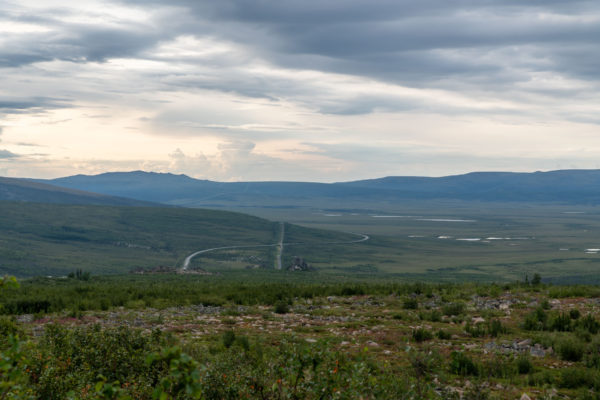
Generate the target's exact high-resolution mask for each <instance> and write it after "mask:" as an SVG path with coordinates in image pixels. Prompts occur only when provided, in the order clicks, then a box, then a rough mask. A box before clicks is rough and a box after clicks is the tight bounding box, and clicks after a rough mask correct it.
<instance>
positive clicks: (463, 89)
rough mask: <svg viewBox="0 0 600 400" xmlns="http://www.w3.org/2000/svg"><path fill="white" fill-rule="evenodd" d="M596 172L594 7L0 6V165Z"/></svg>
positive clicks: (234, 171)
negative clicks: (575, 169)
mask: <svg viewBox="0 0 600 400" xmlns="http://www.w3.org/2000/svg"><path fill="white" fill-rule="evenodd" d="M565 168H600V2H598V0H590V1H578V0H569V1H564V0H561V1H558V0H530V1H526V2H524V1H516V0H453V1H449V0H420V1H414V0H410V1H409V0H381V1H378V0H364V1H362V0H361V1H359V0H343V1H342V0H294V1H291V0H254V1H253V0H218V1H212V0H211V1H202V0H171V1H169V2H165V1H152V0H122V1H113V0H108V1H95V0H79V1H77V2H65V1H50V0H18V1H16V0H15V1H12V0H11V1H5V0H0V175H3V176H21V177H58V176H65V175H73V174H79V173H84V174H95V173H100V172H106V171H127V170H138V169H142V170H148V171H158V172H172V173H185V174H188V175H190V176H193V177H197V178H205V179H214V180H222V181H235V180H309V181H325V182H327V181H342V180H353V179H360V178H374V177H380V176H386V175H429V176H440V175H449V174H456V173H463V172H469V171H482V170H486V171H491V170H505V171H535V170H551V169H565Z"/></svg>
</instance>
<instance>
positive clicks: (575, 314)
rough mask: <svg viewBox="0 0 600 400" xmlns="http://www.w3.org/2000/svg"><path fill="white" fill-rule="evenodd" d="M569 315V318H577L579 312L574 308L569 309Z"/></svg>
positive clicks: (579, 314) (579, 315)
mask: <svg viewBox="0 0 600 400" xmlns="http://www.w3.org/2000/svg"><path fill="white" fill-rule="evenodd" d="M569 317H571V319H579V317H581V312H580V311H579V310H578V309H576V308H574V309H572V310H571V311H569Z"/></svg>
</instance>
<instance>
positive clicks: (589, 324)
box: [577, 314, 600, 335]
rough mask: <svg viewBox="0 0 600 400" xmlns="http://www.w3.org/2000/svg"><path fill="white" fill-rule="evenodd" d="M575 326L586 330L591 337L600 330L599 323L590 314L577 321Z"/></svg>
mask: <svg viewBox="0 0 600 400" xmlns="http://www.w3.org/2000/svg"><path fill="white" fill-rule="evenodd" d="M577 326H579V327H581V328H583V329H585V330H587V331H588V332H589V333H591V334H592V335H595V334H597V333H598V331H599V330H600V323H599V322H598V321H597V320H596V318H594V316H593V315H592V314H587V315H586V316H585V317H583V318H580V319H579V320H578V321H577Z"/></svg>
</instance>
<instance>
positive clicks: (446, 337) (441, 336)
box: [436, 329, 452, 340]
mask: <svg viewBox="0 0 600 400" xmlns="http://www.w3.org/2000/svg"><path fill="white" fill-rule="evenodd" d="M436 336H437V337H438V339H440V340H450V339H451V338H452V335H451V334H450V332H446V331H445V330H443V329H440V330H439V331H437V334H436Z"/></svg>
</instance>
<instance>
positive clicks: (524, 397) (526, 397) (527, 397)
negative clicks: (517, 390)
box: [521, 393, 531, 400]
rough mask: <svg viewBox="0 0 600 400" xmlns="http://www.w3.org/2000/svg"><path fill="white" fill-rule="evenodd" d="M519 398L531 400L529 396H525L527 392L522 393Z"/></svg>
mask: <svg viewBox="0 0 600 400" xmlns="http://www.w3.org/2000/svg"><path fill="white" fill-rule="evenodd" d="M521 400H531V397H529V396H527V393H523V395H522V396H521Z"/></svg>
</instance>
